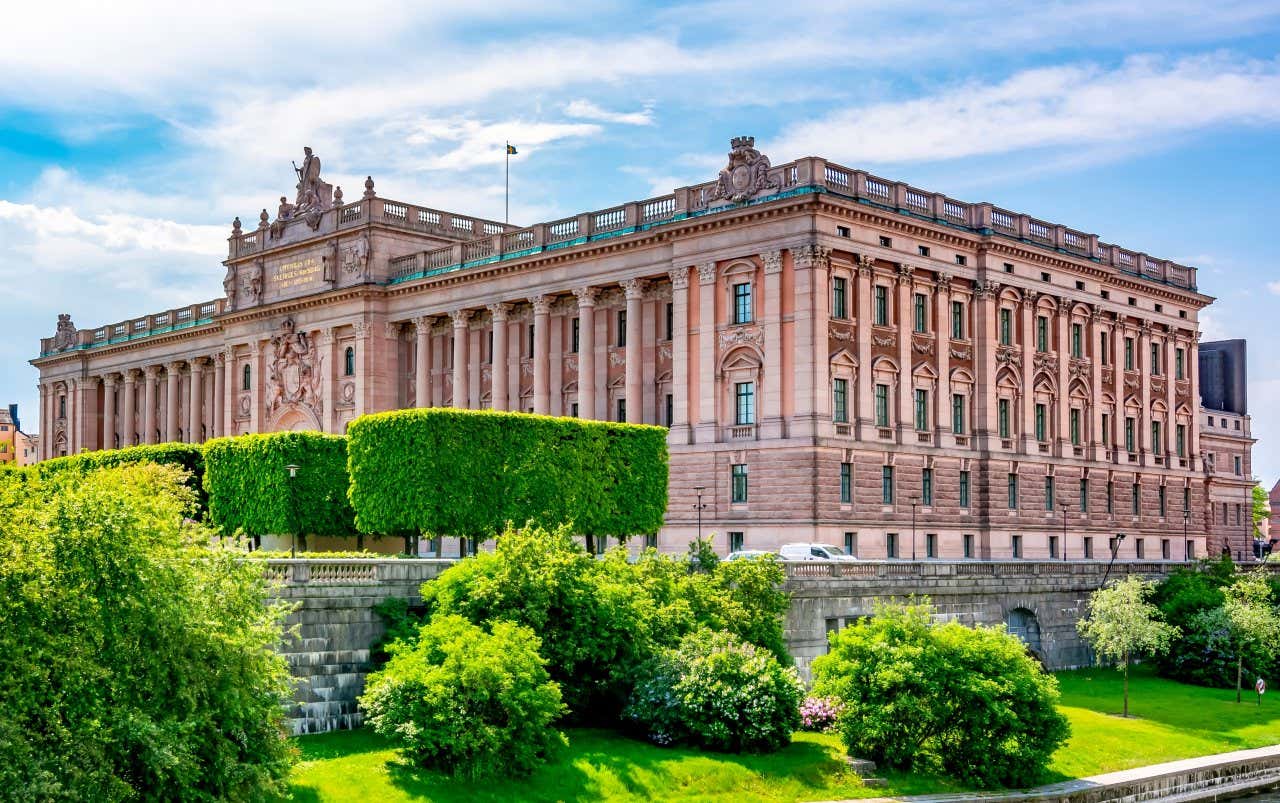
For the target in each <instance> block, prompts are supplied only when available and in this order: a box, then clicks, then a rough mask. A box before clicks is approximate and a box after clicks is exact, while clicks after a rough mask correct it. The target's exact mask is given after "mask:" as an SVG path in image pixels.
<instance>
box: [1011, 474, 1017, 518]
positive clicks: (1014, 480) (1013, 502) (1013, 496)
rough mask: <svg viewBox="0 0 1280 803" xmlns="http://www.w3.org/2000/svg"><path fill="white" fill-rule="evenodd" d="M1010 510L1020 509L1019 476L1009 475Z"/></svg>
mask: <svg viewBox="0 0 1280 803" xmlns="http://www.w3.org/2000/svg"><path fill="white" fill-rule="evenodd" d="M1009 509H1010V510H1017V509H1018V475H1017V474H1010V475H1009Z"/></svg>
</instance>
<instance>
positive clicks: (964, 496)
mask: <svg viewBox="0 0 1280 803" xmlns="http://www.w3.org/2000/svg"><path fill="white" fill-rule="evenodd" d="M968 506H969V472H968V471H961V472H960V507H968Z"/></svg>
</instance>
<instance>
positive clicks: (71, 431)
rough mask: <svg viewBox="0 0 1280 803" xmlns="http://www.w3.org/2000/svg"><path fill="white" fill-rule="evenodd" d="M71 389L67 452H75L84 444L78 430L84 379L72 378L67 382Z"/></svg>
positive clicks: (80, 418) (82, 413) (82, 409)
mask: <svg viewBox="0 0 1280 803" xmlns="http://www.w3.org/2000/svg"><path fill="white" fill-rule="evenodd" d="M67 386H68V387H69V388H70V390H71V405H70V407H71V410H70V416H69V418H70V420H69V421H68V422H67V435H68V437H67V442H68V444H69V446H70V448H69V449H68V450H67V453H68V454H77V453H79V451H80V447H82V446H84V435H83V434H82V433H81V432H80V423H81V422H82V421H83V420H84V403H83V402H84V390H85V380H79V379H72V380H71V381H70V382H68V383H67Z"/></svg>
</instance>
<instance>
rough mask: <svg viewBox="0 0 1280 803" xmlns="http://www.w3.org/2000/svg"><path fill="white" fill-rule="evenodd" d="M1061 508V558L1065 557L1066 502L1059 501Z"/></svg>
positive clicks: (1064, 558)
mask: <svg viewBox="0 0 1280 803" xmlns="http://www.w3.org/2000/svg"><path fill="white" fill-rule="evenodd" d="M1058 505H1059V506H1060V507H1061V508H1062V559H1063V560H1064V561H1065V560H1066V559H1067V503H1066V502H1059V503H1058Z"/></svg>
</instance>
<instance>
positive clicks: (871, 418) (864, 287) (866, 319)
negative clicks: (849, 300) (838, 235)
mask: <svg viewBox="0 0 1280 803" xmlns="http://www.w3.org/2000/svg"><path fill="white" fill-rule="evenodd" d="M874 265H875V260H874V259H872V258H871V257H869V256H867V255H866V254H860V255H859V256H858V264H857V270H856V279H855V281H856V283H857V287H856V289H855V294H856V296H855V297H856V299H857V300H856V302H855V303H856V304H857V305H858V309H857V316H856V320H855V325H856V326H857V344H858V345H857V348H858V417H857V421H858V440H861V441H869V440H873V435H872V433H873V432H875V428H876V419H875V416H876V413H875V399H874V398H873V394H872V388H871V386H872V384H873V383H872V381H871V379H872V377H871V320H872V317H871V292H872V290H871V284H872V283H871V279H872V276H873V275H874V272H875V270H874Z"/></svg>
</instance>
